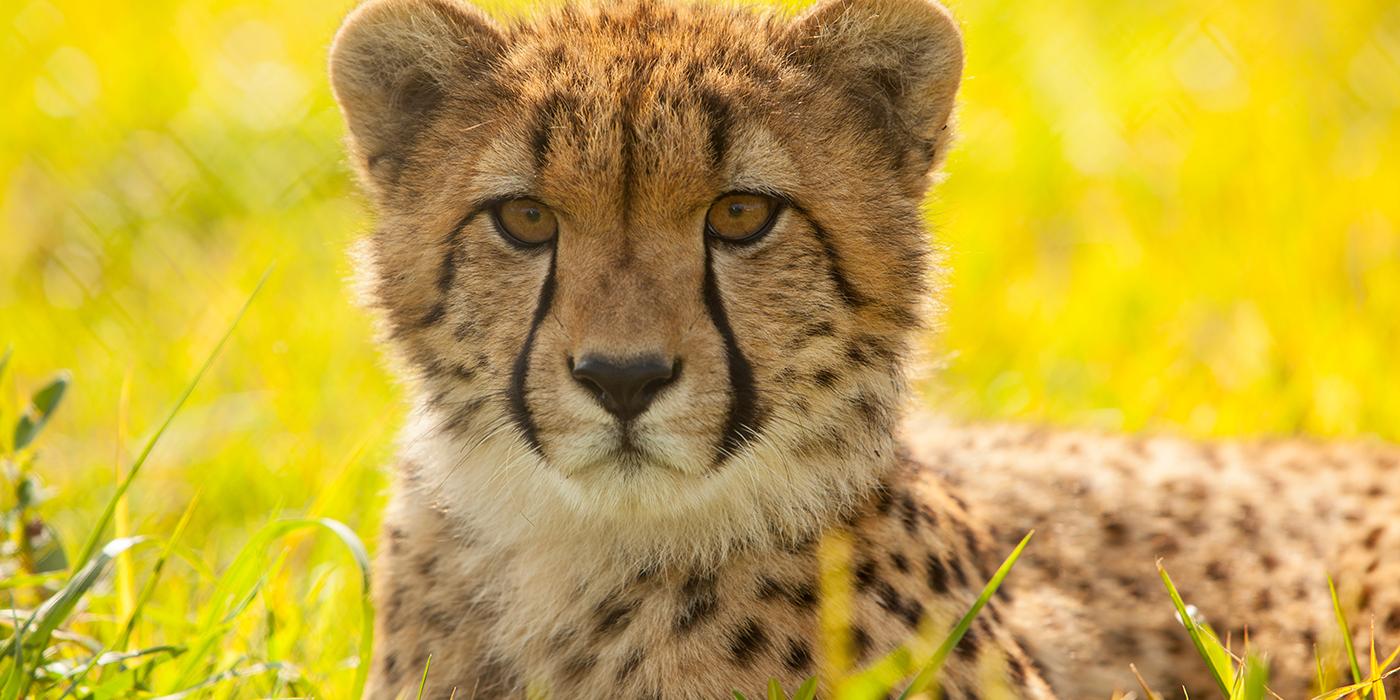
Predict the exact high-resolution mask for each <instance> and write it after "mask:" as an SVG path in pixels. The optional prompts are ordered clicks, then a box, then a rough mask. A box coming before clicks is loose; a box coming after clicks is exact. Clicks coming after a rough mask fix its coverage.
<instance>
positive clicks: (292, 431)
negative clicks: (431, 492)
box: [0, 0, 1400, 697]
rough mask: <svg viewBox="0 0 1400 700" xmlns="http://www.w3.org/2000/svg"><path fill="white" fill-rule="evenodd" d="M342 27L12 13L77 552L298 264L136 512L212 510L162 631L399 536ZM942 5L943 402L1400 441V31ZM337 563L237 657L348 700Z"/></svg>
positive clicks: (1391, 18)
mask: <svg viewBox="0 0 1400 700" xmlns="http://www.w3.org/2000/svg"><path fill="white" fill-rule="evenodd" d="M352 4H353V3H351V2H348V1H346V0H337V1H335V2H313V1H309V0H308V1H306V2H282V1H280V0H240V1H234V0H222V1H221V0H201V1H196V2H174V1H172V0H147V1H145V2H141V3H123V4H120V5H113V4H111V3H98V2H91V1H90V0H8V1H7V2H4V3H0V65H2V66H5V68H4V70H3V73H4V77H3V79H0V83H3V87H0V348H2V347H3V346H4V345H5V344H7V343H8V344H12V345H13V346H14V347H15V358H14V362H13V367H12V371H11V372H10V377H11V378H9V379H7V380H5V383H4V384H3V385H0V406H3V407H4V408H5V411H4V413H5V415H7V416H13V415H14V412H15V410H16V408H17V407H18V406H20V405H22V403H23V401H22V399H23V397H27V396H28V395H29V393H30V392H31V391H32V390H33V389H34V388H35V387H37V386H38V385H40V384H41V383H42V382H43V381H45V380H46V379H47V378H48V377H49V376H50V375H51V373H52V372H53V371H54V370H55V369H57V368H61V367H62V368H70V369H71V370H72V371H73V374H74V389H73V391H72V392H71V395H70V396H69V398H68V400H67V401H66V403H65V405H64V406H63V408H62V409H61V410H60V411H59V413H58V415H57V417H56V419H55V422H54V424H53V425H52V426H51V427H50V428H49V429H48V431H47V432H46V434H45V439H44V440H43V447H42V454H41V455H40V462H39V464H38V467H37V469H38V471H39V473H40V474H41V475H42V477H43V478H44V480H45V481H46V482H47V484H48V486H49V489H50V491H51V494H52V496H53V500H52V501H51V502H50V503H49V504H47V505H46V507H45V510H46V514H47V516H48V517H49V518H50V519H51V520H52V522H53V523H54V524H55V525H56V527H57V528H58V530H59V532H60V533H64V534H65V535H67V536H68V537H69V538H70V539H71V540H73V541H74V542H76V541H77V540H80V539H81V537H82V536H83V535H84V534H85V533H86V532H87V528H88V526H89V525H90V523H91V522H92V520H93V519H94V517H95V513H96V512H97V511H100V509H101V506H102V504H103V503H105V501H106V499H107V498H108V496H109V495H110V494H111V491H112V485H113V483H114V481H115V478H116V471H117V466H116V465H121V464H127V463H129V460H130V457H131V453H132V452H133V451H134V447H133V444H134V445H135V446H136V447H139V444H140V439H139V438H141V436H143V435H145V434H147V433H148V432H149V431H151V430H152V429H153V428H154V427H155V426H154V424H155V422H156V421H157V420H158V419H159V417H160V416H161V415H162V412H163V411H164V410H165V409H166V407H168V406H169V404H170V403H171V402H172V401H173V399H174V397H175V396H176V395H178V393H179V391H180V389H181V388H182V387H183V385H184V383H185V382H186V381H187V379H188V378H189V377H190V375H192V374H193V372H194V371H195V369H196V368H197V366H198V364H199V363H200V362H201V361H202V359H203V357H204V354H205V353H206V352H207V351H208V350H209V348H211V347H212V346H213V344H214V342H215V341H216V340H217V338H218V336H219V335H220V334H221V333H222V331H223V330H224V328H225V326H226V324H227V322H228V320H229V319H230V318H231V317H232V315H233V314H234V312H235V311H236V309H237V307H238V305H239V304H240V303H241V301H242V299H243V298H244V297H245V296H246V294H247V292H248V291H249V290H250V289H251V288H252V287H253V285H254V284H255V282H256V280H257V279H258V278H259V277H260V275H261V274H262V272H263V271H264V269H265V268H267V266H268V265H269V264H274V263H275V265H276V270H275V272H274V273H273V276H272V278H271V281H270V282H269V284H268V287H267V288H266V289H265V290H264V292H263V294H262V296H261V298H260V299H259V300H258V301H257V302H256V303H255V306H254V307H253V309H252V311H251V313H250V315H249V316H248V317H247V318H246V319H245V320H244V322H243V324H242V325H241V326H240V328H239V329H238V331H237V333H236V335H235V337H234V341H233V342H232V343H231V345H230V346H229V347H228V348H227V349H226V351H225V352H224V354H223V356H222V357H221V358H220V360H219V361H218V363H217V364H216V365H215V369H214V372H213V373H212V374H211V375H210V376H209V377H207V378H206V380H205V381H204V383H203V384H202V385H201V387H200V388H199V390H198V391H197V392H196V393H195V395H194V396H193V398H192V400H191V404H190V407H189V408H188V409H187V410H186V411H185V413H183V414H182V415H181V416H180V418H179V419H178V420H177V422H176V423H175V425H174V428H173V429H172V432H171V433H170V434H169V435H168V436H167V438H166V439H165V440H164V441H163V442H162V443H161V445H160V447H159V448H158V449H157V451H156V452H155V453H154V454H153V456H152V461H151V462H150V464H149V465H148V466H147V469H146V471H145V472H144V473H142V474H141V476H140V479H139V481H138V482H137V484H136V486H135V487H134V489H133V491H132V493H131V496H130V503H129V512H130V516H129V517H130V522H129V524H128V525H127V530H128V531H131V532H137V533H153V534H168V533H169V531H170V530H171V528H172V527H173V525H174V522H175V521H176V519H177V518H178V517H179V516H180V514H181V513H182V512H183V511H184V509H185V508H186V507H187V506H188V505H189V503H190V502H191V499H193V498H195V497H196V495H197V496H198V502H197V505H196V507H195V510H194V514H193V516H192V517H193V520H192V521H191V523H190V526H189V530H188V533H189V534H188V535H187V536H186V537H185V539H184V540H183V541H182V546H183V551H182V553H181V558H182V560H181V561H180V562H179V563H178V565H174V566H172V568H171V570H170V571H168V572H167V573H166V580H165V582H164V583H163V584H162V585H161V591H160V593H159V595H158V596H157V599H156V600H155V601H154V602H153V603H152V608H151V610H152V611H153V612H148V613H147V618H146V621H145V622H144V623H143V625H142V627H141V630H140V631H139V634H141V635H144V637H145V638H146V641H147V642H148V643H153V642H158V641H162V640H165V641H170V640H178V639H180V638H181V635H182V634H185V633H187V632H188V631H189V629H190V628H191V625H193V622H192V621H191V620H190V611H191V610H194V609H197V608H198V606H199V605H200V596H201V595H205V594H206V593H205V592H207V590H208V587H209V585H210V581H211V579H212V578H213V577H214V576H215V573H214V572H216V571H217V570H218V569H217V567H218V565H219V564H220V563H223V562H226V561H227V558H228V557H229V556H230V555H231V552H233V551H235V550H236V549H237V548H238V547H239V546H241V545H242V544H243V543H244V542H245V541H246V540H247V539H248V537H249V533H250V532H252V531H253V530H255V529H256V528H257V527H258V526H260V525H262V524H263V523H266V522H267V521H268V520H269V519H270V518H272V517H275V516H278V515H308V514H309V515H317V516H330V517H334V518H338V519H341V520H343V521H345V522H347V523H349V524H351V525H352V526H353V527H355V528H356V529H357V530H358V531H359V532H360V533H361V535H362V536H364V537H366V539H371V540H372V536H373V532H374V529H375V527H376V524H377V518H378V510H379V507H380V504H381V500H382V499H381V496H380V493H381V490H382V488H383V486H384V478H383V476H382V474H381V473H380V471H379V469H380V466H381V465H382V464H383V462H384V461H385V460H386V459H388V458H389V455H390V454H391V445H392V440H393V434H394V430H395V428H396V427H397V425H398V423H399V420H400V417H401V416H402V413H403V409H402V406H401V401H400V399H401V392H400V391H399V389H398V388H397V387H396V386H395V384H394V382H393V380H392V379H391V378H390V377H389V376H388V375H387V374H386V372H385V370H384V368H383V365H382V363H381V360H380V357H379V356H378V355H377V353H376V350H375V349H374V347H373V345H372V343H371V327H370V323H369V320H368V319H367V317H366V315H365V314H364V313H362V312H361V311H359V310H357V309H356V308H355V307H354V306H353V305H352V304H351V303H350V301H349V294H348V292H347V284H346V279H347V277H348V274H349V266H348V261H347V257H346V255H345V249H346V247H347V244H348V243H349V241H350V240H352V239H353V238H354V237H355V236H356V235H357V234H358V233H359V232H361V231H363V229H364V228H365V226H366V212H365V209H364V206H363V203H362V200H361V199H360V198H359V197H358V196H357V195H356V193H355V191H354V189H353V187H352V184H351V182H350V181H349V178H348V176H347V172H346V168H345V166H344V160H343V156H342V154H341V150H340V138H341V133H342V127H341V123H340V118H339V115H338V113H337V112H336V109H335V106H334V104H333V102H332V100H331V98H330V94H329V90H328V88H327V85H326V80H325V74H324V63H325V56H326V50H327V47H328V44H329V41H330V38H331V37H332V35H333V33H334V30H335V28H336V26H337V24H338V22H339V20H340V19H341V17H342V16H343V15H344V13H345V12H346V11H347V10H348V9H349V7H350V6H351V5H352ZM485 5H486V7H487V8H488V9H490V10H491V11H493V12H496V13H498V14H509V13H512V12H516V11H518V9H519V8H517V7H514V6H512V3H509V2H501V1H500V0H495V1H493V2H491V3H486V4H485ZM951 5H952V7H953V9H954V11H955V13H956V14H957V16H958V17H959V18H960V20H961V21H962V23H963V25H964V27H965V32H966V42H967V47H968V59H969V64H968V73H967V82H966V83H965V88H964V90H963V93H962V109H961V116H960V120H961V124H960V133H961V138H960V141H959V144H958V146H957V149H956V151H955V152H954V154H953V155H952V156H951V158H950V161H949V163H948V168H947V171H948V175H949V178H948V180H947V182H946V184H944V185H943V186H942V187H941V188H940V189H939V190H938V192H937V194H936V195H935V197H934V199H933V200H932V201H931V203H930V216H931V219H932V220H933V221H934V223H935V225H936V229H937V234H936V237H937V239H938V240H939V241H940V243H941V244H943V245H944V246H946V248H947V250H948V263H949V268H950V270H949V276H948V281H949V283H950V287H949V290H948V294H947V296H946V302H947V313H946V319H945V320H946V323H945V327H944V329H943V333H942V335H941V336H940V337H938V338H936V339H931V340H930V347H931V348H932V353H931V356H932V359H933V364H934V365H936V366H938V367H940V368H941V372H940V373H939V374H938V375H937V376H936V378H933V379H930V380H928V381H926V382H924V383H923V384H922V385H921V386H922V389H923V390H924V393H925V395H926V396H927V397H928V400H929V401H930V402H932V403H933V404H934V405H936V406H938V407H939V408H940V409H942V410H947V411H952V412H954V413H958V414H961V415H966V416H973V417H1010V418H1016V419H1032V420H1044V421H1052V422H1058V423H1069V424H1080V425H1094V426H1101V427H1107V428H1115V429H1117V428H1121V429H1128V430H1139V429H1150V430H1169V431H1175V432H1184V433H1187V434H1193V435H1201V436H1214V435H1239V434H1274V433H1290V434H1291V433H1298V432H1303V433H1311V434H1317V435H1323V436H1357V435H1364V434H1376V435H1380V436H1382V437H1385V438H1388V439H1392V440H1394V439H1400V390H1397V389H1400V364H1397V362H1396V361H1395V356H1396V354H1397V352H1398V351H1400V158H1397V157H1396V155H1397V154H1400V5H1397V4H1396V3H1394V2H1392V1H1391V0H1373V1H1370V2H1356V1H1342V2H1327V3H1321V2H1317V3H1269V2H1262V1H1259V0H1246V1H1241V2H1231V3H1216V2H1209V1H1207V0H1162V1H1161V2H1153V3H1142V2H1134V1H1132V0H1065V1H1064V2H1060V3H1049V4H1047V3H1030V2H1012V1H1009V0H958V1H956V2H952V3H951ZM126 383H129V388H128V390H127V392H126V395H127V396H128V397H129V403H128V404H126V406H127V407H126V408H124V409H123V408H120V407H122V406H123V405H124V404H123V400H122V396H123V386H124V384H126ZM6 424H8V423H6ZM69 533H71V534H69ZM71 546H73V542H70V547H71ZM318 547H325V549H324V550H321V549H318ZM334 547H335V545H329V544H327V545H317V544H312V543H308V544H307V545H306V546H303V547H298V548H295V549H293V550H291V552H292V558H291V559H290V560H289V564H288V566H286V567H283V568H281V569H279V570H277V572H276V573H275V574H272V575H271V576H270V578H269V581H268V586H267V587H266V588H264V590H263V592H262V594H261V596H260V599H259V601H257V603H256V605H258V606H260V608H259V609H260V610H262V611H264V613H263V614H261V615H255V616H251V621H249V622H246V623H243V624H241V625H240V627H239V628H238V630H236V635H237V638H238V639H239V640H241V641H239V642H237V643H234V642H230V643H229V644H228V645H227V649H226V651H225V653H226V654H227V655H232V656H236V655H239V654H244V653H250V654H251V653H256V654H257V655H258V656H259V657H261V658H272V659H289V660H292V661H293V662H295V663H296V664H298V665H299V666H300V667H301V669H302V671H303V672H304V673H305V674H306V675H307V676H308V677H309V678H313V679H315V681H316V682H317V683H318V684H320V685H319V687H320V688H321V689H322V690H325V691H329V692H328V695H327V696H329V697H338V696H340V695H342V694H343V691H344V689H346V688H348V684H349V682H350V675H349V673H348V672H347V670H346V668H345V660H346V659H350V658H353V656H354V653H355V644H356V639H354V638H353V637H354V636H355V635H354V634H352V633H349V632H346V631H344V630H346V629H351V630H353V629H354V624H355V623H354V622H352V621H350V620H349V619H348V616H350V615H353V614H355V613H353V612H351V613H347V612H346V611H355V610H357V608H356V603H355V602H354V601H355V596H356V595H357V589H358V585H359V582H358V578H357V576H358V574H357V573H355V572H354V571H353V570H352V568H353V567H347V566H346V565H345V557H344V555H343V554H339V553H336V552H335V551H334ZM104 605H114V603H110V602H107V603H104V599H103V598H101V597H98V598H95V599H94V600H93V602H92V609H91V610H89V611H88V613H87V615H88V618H87V622H88V624H90V625H93V626H95V628H100V627H101V626H102V625H104V624H111V618H112V611H111V610H108V609H104V607H103V606H104ZM336 691H341V692H336Z"/></svg>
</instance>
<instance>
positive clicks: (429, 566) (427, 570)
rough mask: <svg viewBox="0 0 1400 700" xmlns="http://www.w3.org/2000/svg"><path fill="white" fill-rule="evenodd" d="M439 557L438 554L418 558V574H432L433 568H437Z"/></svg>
mask: <svg viewBox="0 0 1400 700" xmlns="http://www.w3.org/2000/svg"><path fill="white" fill-rule="evenodd" d="M437 563H438V558H437V555H436V554H433V555H430V556H425V557H423V558H422V559H419V560H418V575H419V576H432V575H433V570H434V569H436V568H437Z"/></svg>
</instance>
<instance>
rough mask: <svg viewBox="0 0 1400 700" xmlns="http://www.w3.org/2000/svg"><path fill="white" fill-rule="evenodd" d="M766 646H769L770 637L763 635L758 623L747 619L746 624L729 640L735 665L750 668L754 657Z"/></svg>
mask: <svg viewBox="0 0 1400 700" xmlns="http://www.w3.org/2000/svg"><path fill="white" fill-rule="evenodd" d="M766 646H768V637H767V635H765V634H764V633H763V628H762V627H759V626H758V622H756V621H754V620H753V619H751V618H750V619H745V620H744V623H743V624H742V625H741V626H740V627H739V629H738V630H737V631H736V633H735V634H734V635H733V636H732V637H730V639H729V655H730V656H731V657H733V659H734V663H736V664H739V665H740V666H748V665H749V664H751V663H753V660H754V657H755V656H757V655H758V653H759V652H760V651H762V650H763V648H764V647H766Z"/></svg>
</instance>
